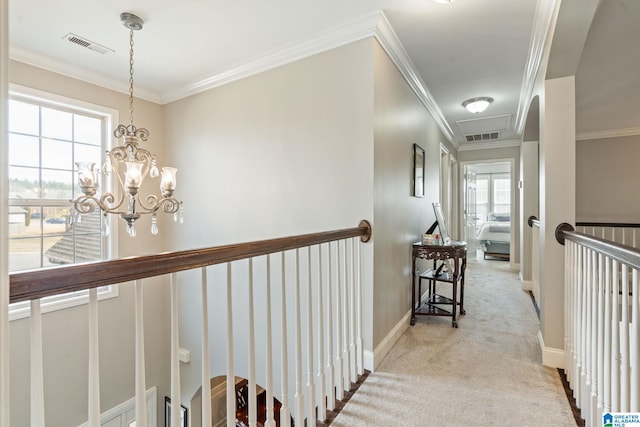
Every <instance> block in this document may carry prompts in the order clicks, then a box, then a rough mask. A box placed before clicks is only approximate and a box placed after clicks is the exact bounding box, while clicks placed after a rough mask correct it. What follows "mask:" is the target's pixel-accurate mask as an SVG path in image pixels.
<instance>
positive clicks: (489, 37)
mask: <svg viewBox="0 0 640 427" xmlns="http://www.w3.org/2000/svg"><path fill="white" fill-rule="evenodd" d="M538 1H539V2H540V6H539V9H538V10H539V11H544V10H545V8H546V9H549V10H550V7H549V5H552V4H553V3H554V0H457V1H455V2H454V3H452V4H448V5H443V4H437V3H434V2H432V1H430V0H348V1H345V0H324V1H311V0H298V1H294V0H270V1H268V2H265V1H257V0H239V1H233V2H230V1H221V0H181V1H175V0H126V1H125V0H111V1H104V0H64V1H63V0H59V1H41V0H10V4H9V13H10V14H9V24H10V56H11V58H12V59H16V60H19V61H23V62H27V63H30V64H33V65H37V66H40V67H44V68H47V69H50V70H53V71H58V72H62V73H64V74H67V75H70V76H72V77H76V78H80V79H83V80H87V81H91V82H94V83H97V84H101V85H103V86H106V87H110V88H113V89H116V90H121V91H125V92H126V91H127V84H128V83H127V82H128V51H129V49H128V48H129V46H128V31H127V30H126V29H125V28H124V27H123V26H122V24H121V23H120V19H119V15H120V13H121V12H131V13H134V14H136V15H138V16H140V17H141V18H142V19H144V21H145V25H144V29H143V30H142V31H140V32H136V34H135V85H136V95H138V96H141V97H144V98H146V99H149V100H153V101H155V102H160V103H165V102H170V101H172V100H175V99H179V98H180V97H183V96H187V95H189V94H192V93H196V92H198V91H200V90H204V89H206V88H210V87H214V86H216V85H219V84H224V83H225V82H228V81H232V80H234V79H237V78H241V77H243V76H246V75H250V74H252V73H255V72H259V71H260V70H264V69H266V68H269V67H273V66H277V65H280V64H283V63H286V62H288V61H292V60H295V59H299V58H301V57H304V56H307V55H309V54H313V53H316V52H319V51H322V50H326V49H330V48H332V47H336V46H339V45H341V44H344V43H348V42H350V41H355V40H359V39H362V38H365V37H371V36H378V37H379V36H380V23H381V22H382V23H384V22H385V19H386V22H388V23H389V24H390V26H391V28H392V30H393V32H394V33H395V35H396V36H397V40H398V41H399V42H400V45H396V46H402V47H403V48H404V50H405V51H406V54H407V55H408V57H407V58H406V59H405V61H404V65H405V66H406V67H408V68H409V69H410V70H411V71H413V72H415V75H416V76H417V81H418V83H419V84H424V85H425V88H424V89H425V91H426V92H425V93H426V98H427V99H426V103H427V104H429V103H430V104H429V105H431V110H432V112H435V114H436V115H441V118H442V120H440V122H439V123H440V126H441V128H442V130H443V132H444V133H445V135H448V136H451V137H452V140H453V142H454V144H456V145H462V144H463V143H464V141H465V137H464V135H463V131H462V128H461V126H460V125H459V124H458V123H457V122H458V121H463V123H462V125H463V126H464V128H465V129H467V131H470V132H473V131H474V130H476V129H477V130H480V131H481V132H484V130H486V128H487V126H489V125H488V122H486V121H484V120H476V121H469V120H475V119H478V118H490V119H491V121H493V122H499V123H504V122H506V123H508V125H507V126H508V127H507V129H505V130H503V131H501V134H500V141H503V142H504V141H513V140H518V139H519V138H521V132H522V129H518V125H519V123H520V121H521V120H522V119H520V120H518V117H519V115H522V114H523V113H524V112H525V111H526V108H527V104H528V100H529V98H528V97H529V94H530V85H531V77H532V76H531V72H532V69H533V71H535V70H536V69H537V65H538V63H539V60H540V52H541V49H540V43H541V40H540V37H539V35H538V36H536V34H538V33H539V31H540V28H543V27H544V25H545V23H548V22H550V15H549V14H548V13H547V14H546V15H545V14H544V13H538V14H536V10H537V9H536V6H537V3H538ZM564 1H566V2H569V3H571V2H579V1H581V0H564ZM591 1H595V2H596V3H597V1H598V0H591ZM606 3H608V4H610V5H613V7H614V8H615V5H622V6H624V7H622V10H621V11H618V15H621V16H618V18H626V21H627V22H628V23H629V25H628V26H629V27H631V28H627V27H624V29H623V28H620V29H618V30H616V31H615V33H616V34H618V33H619V35H621V34H622V33H623V32H624V31H627V30H629V31H633V34H634V35H636V36H637V35H639V34H638V32H639V31H640V29H639V28H640V26H638V25H635V28H633V26H634V25H632V24H634V23H636V22H637V21H638V20H637V18H638V16H640V15H638V12H640V11H639V7H638V5H639V4H640V1H636V0H607V2H606ZM381 13H383V15H381ZM587 15H588V14H587ZM571 16H572V15H571ZM580 19H582V20H590V17H589V16H587V17H580ZM634 19H635V22H634ZM603 21H605V22H603V23H602V24H600V26H601V27H604V28H605V29H606V28H608V25H609V24H608V22H607V21H606V20H605V19H603ZM587 23H588V22H587ZM587 28H588V26H587ZM603 31H604V30H603ZM536 32H538V33H536ZM68 33H75V34H77V35H79V36H81V37H84V38H86V39H88V40H90V41H92V42H94V43H98V44H100V45H102V46H105V47H107V48H109V49H112V50H113V51H114V52H109V53H107V54H104V55H101V54H97V53H95V52H92V51H90V50H87V49H83V48H81V47H79V46H76V45H74V44H71V43H70V42H68V41H66V39H64V36H65V35H66V34H68ZM635 40H638V37H636V38H635ZM542 41H544V40H542ZM396 49H398V48H397V47H396ZM400 49H402V48H400ZM581 49H582V46H579V52H580V51H581ZM585 51H586V52H589V50H587V49H585ZM638 52H640V51H638V50H637V49H635V51H634V52H633V54H634V55H637V54H638ZM593 55H595V57H596V59H590V61H596V62H597V53H595V54H593ZM578 57H579V53H578ZM536 61H538V62H536ZM638 62H639V63H640V61H638ZM527 70H528V71H527ZM636 70H637V67H636ZM612 72H613V71H612ZM586 74H588V73H583V76H585V77H584V79H583V80H578V79H577V86H578V88H580V86H581V85H587V86H590V85H592V84H593V82H592V81H590V80H588V79H587V78H586ZM636 74H637V73H636ZM609 77H611V76H609ZM477 96H491V97H493V98H494V99H495V102H494V103H493V104H492V105H491V106H490V107H489V109H487V111H485V112H484V113H480V114H478V115H472V114H471V113H468V112H466V111H465V110H464V109H463V107H462V105H461V104H462V101H464V100H465V99H467V98H472V97H477ZM580 99H583V98H579V100H580ZM588 123H589V126H597V124H596V123H595V121H593V120H590V119H589V120H588ZM624 125H625V126H628V125H627V124H626V123H625V124H624ZM491 126H493V124H491V125H490V126H489V127H491ZM636 126H640V123H638V124H636ZM589 130H591V131H593V130H594V129H591V127H589ZM476 144H477V143H476Z"/></svg>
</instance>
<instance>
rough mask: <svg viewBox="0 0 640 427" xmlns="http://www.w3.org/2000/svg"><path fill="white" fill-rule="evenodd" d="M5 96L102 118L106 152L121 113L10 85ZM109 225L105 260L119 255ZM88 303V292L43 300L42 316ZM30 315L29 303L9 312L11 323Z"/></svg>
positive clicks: (114, 290)
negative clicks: (103, 120) (104, 124)
mask: <svg viewBox="0 0 640 427" xmlns="http://www.w3.org/2000/svg"><path fill="white" fill-rule="evenodd" d="M8 94H9V96H13V97H16V98H22V99H27V100H31V101H34V102H37V103H39V104H48V105H54V106H58V107H63V108H71V109H73V110H76V111H80V112H84V113H87V114H92V115H96V116H100V117H103V118H105V119H106V128H105V131H104V132H105V134H104V135H103V138H104V141H105V143H106V146H107V147H109V148H110V147H111V145H112V138H111V135H112V132H113V129H115V127H116V126H117V125H118V122H119V116H120V112H119V111H118V110H116V109H114V108H110V107H106V106H102V105H98V104H93V103H90V102H86V101H82V100H79V99H75V98H70V97H67V96H62V95H57V94H54V93H50V92H46V91H42V90H38V89H34V88H31V87H27V86H21V85H17V84H13V83H10V84H9V88H8ZM103 184H104V183H103ZM111 225H112V227H111V235H110V236H109V237H108V238H107V239H106V242H105V243H106V247H105V248H104V250H105V254H106V259H111V258H114V257H115V256H117V254H118V227H114V226H113V224H111ZM118 295H119V290H118V285H110V286H105V287H104V288H103V290H102V291H101V292H99V293H98V300H100V301H101V300H105V299H109V298H115V297H117V296H118ZM88 302H89V292H88V291H79V292H76V293H73V294H70V295H65V294H62V295H56V296H52V297H49V298H45V299H43V300H42V313H43V314H44V313H49V312H52V311H56V310H63V309H66V308H70V307H76V306H78V305H82V304H87V303H88ZM30 313H31V308H30V304H29V303H28V302H25V303H17V304H16V305H14V306H13V307H11V308H10V309H9V320H10V321H14V320H18V319H23V318H25V317H29V316H30Z"/></svg>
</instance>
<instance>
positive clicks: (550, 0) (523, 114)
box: [515, 0, 560, 135]
mask: <svg viewBox="0 0 640 427" xmlns="http://www.w3.org/2000/svg"><path fill="white" fill-rule="evenodd" d="M559 4H560V1H559V0H538V3H537V4H536V12H535V17H534V20H533V31H532V32H531V40H530V42H529V54H528V55H527V64H526V66H525V69H524V76H523V78H522V87H521V88H520V100H519V102H518V112H517V114H516V127H515V130H516V133H517V134H518V135H522V134H523V132H524V127H525V125H526V123H527V113H528V112H529V106H530V104H531V99H532V97H533V89H534V87H535V84H536V79H537V77H538V72H539V70H540V65H541V64H542V60H543V58H544V55H545V53H546V51H545V46H546V45H547V39H548V38H549V35H550V32H549V30H550V28H551V24H552V23H553V21H554V16H555V12H556V5H559Z"/></svg>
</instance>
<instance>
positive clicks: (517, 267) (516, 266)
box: [509, 262, 520, 271]
mask: <svg viewBox="0 0 640 427" xmlns="http://www.w3.org/2000/svg"><path fill="white" fill-rule="evenodd" d="M509 267H510V268H511V271H520V263H519V262H511V265H509Z"/></svg>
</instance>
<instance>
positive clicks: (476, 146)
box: [458, 139, 521, 152]
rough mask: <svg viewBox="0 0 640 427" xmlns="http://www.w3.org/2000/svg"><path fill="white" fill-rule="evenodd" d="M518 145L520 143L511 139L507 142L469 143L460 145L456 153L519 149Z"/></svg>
mask: <svg viewBox="0 0 640 427" xmlns="http://www.w3.org/2000/svg"><path fill="white" fill-rule="evenodd" d="M520 145H521V142H520V141H518V140H515V139H511V140H508V141H495V142H470V143H467V144H462V145H461V146H460V148H458V152H460V151H474V150H491V149H494V148H509V147H519V146H520Z"/></svg>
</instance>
